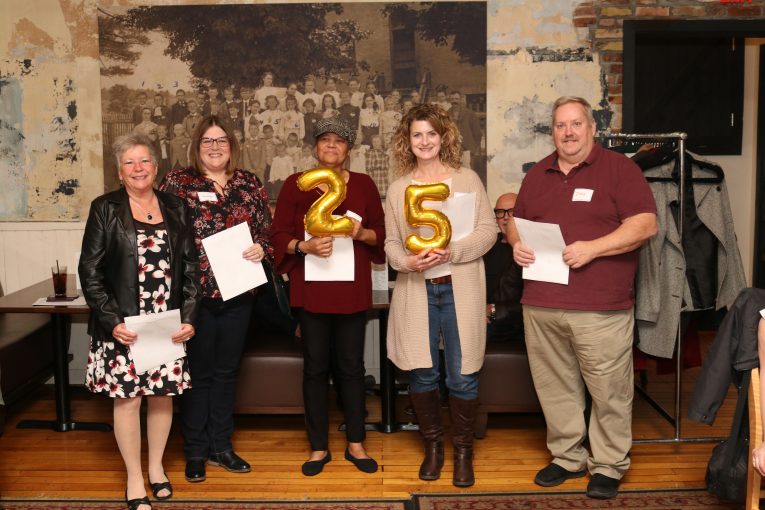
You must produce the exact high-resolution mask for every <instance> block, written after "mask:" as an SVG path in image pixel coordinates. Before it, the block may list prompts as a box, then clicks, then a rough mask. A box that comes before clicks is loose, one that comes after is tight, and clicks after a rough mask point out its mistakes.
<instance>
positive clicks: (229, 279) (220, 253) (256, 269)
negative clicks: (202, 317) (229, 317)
mask: <svg viewBox="0 0 765 510" xmlns="http://www.w3.org/2000/svg"><path fill="white" fill-rule="evenodd" d="M202 246H204V248H205V252H206V253H207V259H208V260H209V261H210V266H211V267H212V270H213V274H214V275H215V281H216V282H217V283H218V289H220V294H221V297H222V298H223V301H227V300H229V299H231V298H233V297H236V296H238V295H239V294H243V293H245V292H247V291H248V290H250V289H254V288H255V287H259V286H260V285H263V284H264V283H266V281H268V280H267V279H266V272H265V271H264V270H263V264H261V263H260V262H251V261H249V260H247V259H245V258H244V257H242V252H244V250H246V249H247V248H249V247H250V246H252V234H250V229H249V227H248V226H247V222H243V223H240V224H239V225H236V226H234V227H231V228H229V229H226V230H224V231H222V232H218V233H217V234H213V235H211V236H210V237H206V238H204V239H202Z"/></svg>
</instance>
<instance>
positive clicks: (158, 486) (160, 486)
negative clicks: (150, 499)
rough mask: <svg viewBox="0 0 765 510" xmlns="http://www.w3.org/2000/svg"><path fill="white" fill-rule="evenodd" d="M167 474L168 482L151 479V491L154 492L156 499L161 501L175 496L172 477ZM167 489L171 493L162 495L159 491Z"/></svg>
mask: <svg viewBox="0 0 765 510" xmlns="http://www.w3.org/2000/svg"><path fill="white" fill-rule="evenodd" d="M165 476H166V477H167V478H168V480H167V481H166V482H158V483H151V480H149V486H150V487H151V492H152V493H153V494H154V499H157V500H159V501H165V500H167V499H170V498H172V497H173V485H172V484H171V483H170V477H168V476H167V473H165ZM165 489H167V491H168V492H170V494H168V495H167V496H160V495H159V491H162V490H165Z"/></svg>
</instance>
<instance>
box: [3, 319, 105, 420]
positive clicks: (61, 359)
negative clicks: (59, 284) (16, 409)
mask: <svg viewBox="0 0 765 510" xmlns="http://www.w3.org/2000/svg"><path fill="white" fill-rule="evenodd" d="M51 322H52V326H53V335H52V337H51V338H52V342H53V345H52V347H53V381H54V387H55V397H56V420H55V421H53V420H22V421H20V422H19V423H18V425H16V428H19V429H53V430H54V431H56V432H69V431H70V430H99V431H103V432H108V431H110V430H112V426H111V425H109V424H108V423H90V422H75V421H73V420H72V412H71V406H70V398H69V363H68V352H67V346H66V338H67V336H68V334H69V328H70V326H71V322H72V321H71V318H70V316H69V315H67V314H59V313H54V314H51Z"/></svg>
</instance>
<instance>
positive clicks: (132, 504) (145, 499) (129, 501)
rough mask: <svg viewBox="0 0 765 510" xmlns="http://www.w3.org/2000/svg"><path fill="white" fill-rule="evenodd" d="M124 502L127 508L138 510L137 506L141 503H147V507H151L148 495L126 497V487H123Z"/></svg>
mask: <svg viewBox="0 0 765 510" xmlns="http://www.w3.org/2000/svg"><path fill="white" fill-rule="evenodd" d="M125 503H127V508H128V510H138V507H139V506H141V505H149V508H153V507H152V506H151V501H149V497H148V496H144V497H142V498H135V499H128V498H127V489H125Z"/></svg>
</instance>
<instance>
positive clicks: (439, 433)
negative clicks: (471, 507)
mask: <svg viewBox="0 0 765 510" xmlns="http://www.w3.org/2000/svg"><path fill="white" fill-rule="evenodd" d="M409 398H410V399H411V400H412V405H413V406H414V411H415V413H417V422H418V423H419V424H420V433H421V434H422V439H423V441H424V442H425V458H424V459H423V460H422V464H421V465H420V480H438V479H439V478H440V477H441V468H442V467H444V428H443V426H442V425H441V398H440V397H439V396H438V390H433V391H425V392H422V393H413V392H410V393H409Z"/></svg>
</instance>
